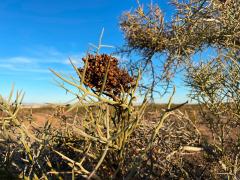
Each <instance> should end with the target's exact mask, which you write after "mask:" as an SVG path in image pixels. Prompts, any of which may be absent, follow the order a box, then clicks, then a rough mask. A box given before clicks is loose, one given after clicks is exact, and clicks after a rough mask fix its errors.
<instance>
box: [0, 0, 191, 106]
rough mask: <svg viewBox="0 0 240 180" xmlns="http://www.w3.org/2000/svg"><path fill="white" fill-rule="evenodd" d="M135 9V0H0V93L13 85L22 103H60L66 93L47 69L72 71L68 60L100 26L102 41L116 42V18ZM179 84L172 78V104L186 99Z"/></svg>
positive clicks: (162, 4)
mask: <svg viewBox="0 0 240 180" xmlns="http://www.w3.org/2000/svg"><path fill="white" fill-rule="evenodd" d="M140 2H141V3H143V4H147V3H149V2H150V0H142V1H140ZM153 3H158V4H159V6H160V7H161V8H162V10H163V12H164V13H165V14H166V15H167V17H169V16H168V14H171V13H172V9H171V7H170V6H169V4H167V1H161V0H155V1H153ZM136 7H137V3H136V0H122V1H117V0H111V1H110V0H91V1H83V0H82V1H81V0H51V1H50V0H1V1H0V39H1V43H0V94H3V96H7V94H8V93H9V92H10V90H11V87H12V84H14V85H15V88H16V89H18V90H23V91H24V92H25V93H26V95H25V99H24V102H25V103H64V102H66V101H67V100H69V99H70V97H69V96H66V93H65V91H64V90H62V89H61V88H59V87H57V86H56V84H55V83H54V78H55V76H54V75H53V74H52V73H51V72H50V71H49V68H51V69H54V70H55V71H57V72H61V73H64V74H71V73H73V69H72V68H71V66H70V65H69V60H68V58H69V57H70V58H71V59H72V60H73V61H74V62H75V63H76V64H77V65H80V64H81V63H80V62H81V58H82V57H83V56H84V53H85V52H86V50H87V49H88V47H89V43H95V44H96V43H98V39H99V35H100V32H101V30H102V28H104V36H103V44H109V45H113V46H115V47H120V46H122V45H123V44H124V37H123V34H122V32H121V31H120V28H119V18H120V16H121V14H122V13H123V12H125V11H129V10H131V9H134V8H136ZM181 84H182V82H181V81H178V82H177V94H176V98H175V101H176V102H182V101H184V100H185V99H186V93H187V92H186V90H185V88H184V87H183V86H181ZM163 101H164V100H163Z"/></svg>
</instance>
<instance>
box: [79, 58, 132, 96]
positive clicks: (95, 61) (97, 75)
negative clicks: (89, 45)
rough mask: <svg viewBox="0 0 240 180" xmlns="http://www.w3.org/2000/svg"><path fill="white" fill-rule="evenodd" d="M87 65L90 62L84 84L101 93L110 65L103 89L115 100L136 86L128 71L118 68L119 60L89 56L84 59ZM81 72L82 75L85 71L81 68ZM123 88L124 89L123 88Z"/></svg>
mask: <svg viewBox="0 0 240 180" xmlns="http://www.w3.org/2000/svg"><path fill="white" fill-rule="evenodd" d="M82 60H83V62H84V64H85V65H86V60H88V66H87V68H86V73H85V78H84V84H85V85H87V86H88V87H90V88H92V89H93V88H94V90H95V91H97V92H100V90H101V88H102V85H103V82H104V77H105V74H106V71H107V67H108V63H110V64H109V70H108V75H107V80H106V83H105V86H104V89H103V92H104V94H106V95H108V96H110V97H112V98H114V97H118V96H119V95H120V93H121V92H122V89H123V90H124V92H127V91H128V90H129V89H130V87H132V86H133V85H134V84H135V80H134V78H133V77H131V76H130V75H129V74H128V72H127V71H126V70H123V69H120V68H119V67H118V59H117V58H115V57H112V56H109V55H107V54H97V55H93V54H88V55H87V56H86V57H84V58H82ZM78 70H79V72H80V73H81V74H82V73H83V71H84V69H83V68H79V69H78ZM121 86H122V88H121Z"/></svg>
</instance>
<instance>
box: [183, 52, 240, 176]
mask: <svg viewBox="0 0 240 180" xmlns="http://www.w3.org/2000/svg"><path fill="white" fill-rule="evenodd" d="M187 84H188V85H189V86H190V87H191V90H192V91H191V93H190V95H191V97H192V98H193V99H195V100H196V101H198V102H199V104H201V106H202V115H203V118H204V121H205V122H207V124H208V126H209V128H210V130H211V132H212V134H213V139H214V141H213V144H214V146H215V149H216V152H219V153H218V154H219V155H218V157H217V158H218V159H223V160H222V161H223V164H224V165H223V166H224V170H225V171H227V172H228V173H229V176H230V177H232V178H233V179H234V178H235V179H237V177H238V176H239V166H240V165H239V163H238V158H239V152H240V149H239V148H240V146H239V145H240V144H239V141H238V138H239V137H240V131H239V125H240V116H239V112H240V109H239V107H240V91H239V89H240V86H239V85H240V64H239V56H238V55H236V53H233V52H229V53H228V54H226V55H225V54H224V55H219V57H217V58H216V59H212V60H210V61H208V62H205V63H203V62H201V63H198V64H195V65H190V66H189V69H188V77H187Z"/></svg>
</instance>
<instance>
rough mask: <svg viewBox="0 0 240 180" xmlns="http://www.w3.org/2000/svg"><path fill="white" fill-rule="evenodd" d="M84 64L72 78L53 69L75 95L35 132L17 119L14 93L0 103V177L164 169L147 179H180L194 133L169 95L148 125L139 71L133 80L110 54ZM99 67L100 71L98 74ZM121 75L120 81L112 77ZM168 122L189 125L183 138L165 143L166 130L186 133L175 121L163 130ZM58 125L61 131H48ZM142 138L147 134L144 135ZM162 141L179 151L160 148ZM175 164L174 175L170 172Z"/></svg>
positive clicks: (120, 174) (142, 173)
mask: <svg viewBox="0 0 240 180" xmlns="http://www.w3.org/2000/svg"><path fill="white" fill-rule="evenodd" d="M83 62H84V67H81V68H78V67H76V66H75V65H74V64H73V63H72V66H73V69H74V70H75V73H76V76H75V77H74V76H69V77H68V76H64V75H61V74H59V73H57V72H55V71H53V70H52V72H53V73H54V74H55V75H56V77H58V78H59V79H60V80H61V81H56V82H57V83H58V85H59V86H60V87H61V88H63V89H64V90H66V92H67V93H70V94H72V95H74V96H75V101H74V102H72V103H71V104H69V105H68V107H58V108H57V109H56V112H54V111H53V110H51V111H53V112H52V115H51V116H49V118H48V119H47V121H46V123H45V124H44V126H43V127H39V126H34V120H33V119H31V116H28V114H27V112H26V111H24V115H23V114H21V113H20V114H19V112H21V110H22V109H21V104H22V99H23V94H22V93H21V92H17V94H16V99H15V100H14V99H13V94H14V90H13V89H12V91H11V93H10V95H9V98H7V99H5V98H3V97H2V96H1V98H0V102H1V104H0V110H1V119H0V122H1V124H0V125H1V131H0V140H1V141H0V148H1V151H0V153H1V159H0V163H1V164H0V166H1V171H5V172H6V176H7V175H8V174H9V175H13V176H14V177H15V178H24V179H39V178H41V179H51V178H58V179H65V178H72V179H75V178H77V179H81V178H89V179H90V178H92V179H101V178H106V177H109V179H118V178H126V179H131V178H133V177H138V178H146V177H148V176H149V177H150V175H151V174H152V172H157V171H158V170H161V171H159V173H160V174H159V173H155V174H152V175H151V178H155V177H157V176H159V175H161V174H162V175H163V174H164V175H166V176H169V177H171V176H172V177H173V175H171V174H176V173H177V172H178V173H179V172H181V173H180V174H182V173H183V171H181V170H180V169H181V157H182V156H178V154H180V153H181V152H182V147H184V146H185V145H196V141H197V139H198V138H199V134H197V131H195V130H193V129H194V128H193V129H192V128H190V127H194V126H193V125H191V124H188V125H186V123H185V122H184V121H183V120H182V118H180V117H178V116H176V115H175V114H174V113H173V112H174V110H176V109H177V108H178V106H177V107H176V106H175V107H172V106H171V105H172V98H173V94H174V92H173V94H172V96H171V97H170V99H169V102H168V103H167V104H166V106H165V107H163V108H162V109H161V111H159V112H157V113H156V115H157V116H156V117H155V119H154V121H153V122H151V123H150V121H149V122H147V121H146V120H144V115H145V109H146V107H147V106H148V97H149V96H148V94H146V95H145V98H144V99H143V101H142V103H141V104H140V105H138V106H135V105H134V103H135V102H136V100H137V95H136V91H137V88H138V82H139V79H140V78H141V70H139V72H138V74H136V76H134V77H132V76H130V75H129V74H128V73H127V72H126V71H124V70H122V69H120V68H119V67H118V66H117V62H118V60H117V59H116V58H114V57H112V56H110V55H107V54H98V53H96V54H92V55H90V54H87V55H86V57H84V58H83ZM111 67H112V68H111ZM98 68H100V70H99V72H98V71H96V69H98ZM101 68H102V69H101ZM110 68H111V69H110ZM119 73H120V74H121V76H116V74H119ZM116 82H117V83H118V84H116ZM69 85H70V87H69ZM74 88H75V91H74ZM79 112H81V113H80V114H79ZM31 113H32V111H31ZM173 116H175V117H177V119H180V120H181V122H182V123H183V124H185V125H186V127H187V128H186V129H185V130H186V133H188V135H186V134H184V132H185V131H182V133H183V134H182V135H183V136H181V137H180V136H179V135H180V134H181V132H178V134H177V135H175V138H173V139H171V138H170V136H171V132H172V130H171V131H169V130H168V128H170V127H172V128H173V129H174V127H176V129H177V128H179V129H184V126H185V125H183V126H182V125H180V124H181V123H180V122H177V121H178V120H176V121H174V123H173V122H171V121H169V123H170V122H171V125H169V127H164V122H165V121H166V120H167V119H169V118H171V117H173ZM26 117H28V118H27V119H25V118H26ZM56 118H57V120H58V123H59V126H58V127H54V126H53V124H52V122H53V120H54V119H56ZM28 120H29V122H27V121H28ZM189 122H190V121H189ZM149 124H151V126H149ZM175 124H176V125H175ZM161 128H164V129H163V130H161ZM139 130H141V131H139ZM145 131H146V132H147V134H146V135H144V136H142V134H141V133H142V132H144V133H145ZM160 131H162V134H163V135H162V136H161V135H160V134H159V132H160ZM178 136H179V137H178ZM190 136H191V137H193V138H189V137H190ZM167 137H169V138H170V139H169V141H174V142H175V143H176V144H175V145H174V144H172V145H171V144H168V143H166V144H165V145H163V141H164V139H165V138H167ZM176 139H177V140H176ZM169 145H170V146H169ZM158 146H159V147H158ZM155 149H158V150H161V151H162V155H161V158H162V160H164V161H162V162H161V161H159V160H160V159H159V160H157V156H158V151H157V150H155ZM171 152H173V154H174V156H175V155H176V157H175V158H172V159H171V160H169V158H168V157H167V156H168V155H169V153H171ZM154 159H155V160H154ZM149 162H150V164H151V165H149ZM163 162H166V163H163ZM173 162H175V164H176V168H174V169H171V163H173ZM159 163H161V164H162V165H164V164H165V166H166V167H168V168H170V169H171V170H170V171H171V173H166V172H169V170H168V169H166V168H165V167H163V168H162V169H159V168H160V166H158V164H159ZM156 168H157V169H156Z"/></svg>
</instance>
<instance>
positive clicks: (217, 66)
mask: <svg viewBox="0 0 240 180" xmlns="http://www.w3.org/2000/svg"><path fill="white" fill-rule="evenodd" d="M171 4H172V5H173V7H174V8H175V11H174V13H173V16H172V17H171V19H170V20H168V21H166V20H165V16H164V13H163V12H162V11H161V9H160V8H159V7H158V5H153V4H151V5H149V6H148V8H145V9H144V8H143V6H142V5H140V3H139V7H138V8H137V9H136V10H135V11H130V12H126V13H124V14H123V15H122V18H121V20H120V26H121V28H122V30H123V33H124V36H125V40H126V45H125V47H124V48H123V49H122V52H124V53H125V52H127V53H128V54H129V53H135V52H137V53H138V54H140V55H142V57H143V58H142V59H140V61H139V62H140V63H141V64H144V65H145V66H143V67H145V70H146V71H150V73H151V75H152V79H151V80H152V86H156V85H159V84H160V88H162V86H161V85H162V84H161V83H162V82H165V81H166V82H167V85H168V84H169V83H170V82H171V81H172V80H173V78H174V76H175V74H176V72H179V71H180V70H183V72H184V73H185V81H186V83H187V85H189V87H190V89H191V92H190V93H189V94H190V97H191V98H192V99H195V100H197V102H198V103H199V105H200V106H201V107H202V115H203V116H202V120H203V122H204V123H207V124H208V127H209V129H210V131H211V133H212V135H213V140H214V142H213V143H212V142H210V141H209V142H208V143H207V144H205V142H204V141H202V142H201V144H202V146H204V147H205V150H206V158H207V159H208V158H209V159H211V160H212V161H213V159H214V162H216V164H215V165H213V168H210V169H211V170H210V171H211V172H210V173H211V174H212V178H223V177H228V178H232V179H237V178H239V140H238V139H239V94H240V92H239V88H240V87H239V74H240V72H239V47H240V46H239V45H240V44H239V32H240V31H239V29H240V26H239V23H238V22H239V20H240V19H239V17H240V16H239V12H240V11H239V10H240V3H239V1H237V0H227V1H220V0H190V1H178V0H174V1H171ZM203 52H204V53H203ZM209 52H213V53H212V54H211V56H213V58H205V59H204V62H202V63H201V62H199V64H197V65H196V64H195V61H196V56H197V55H199V54H204V55H206V54H209ZM157 55H158V56H160V57H161V58H157V57H158V56H157ZM194 59H195V60H194ZM131 65H132V66H133V68H134V67H136V66H137V65H136V64H134V63H132V64H131ZM156 66H158V67H160V68H156ZM147 67H148V68H147ZM166 88H167V89H168V88H169V86H167V87H166ZM209 149H211V150H209ZM210 157H211V158H210ZM207 159H204V161H205V162H207V161H208V160H207ZM200 163H201V162H200ZM206 167H207V166H206Z"/></svg>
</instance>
